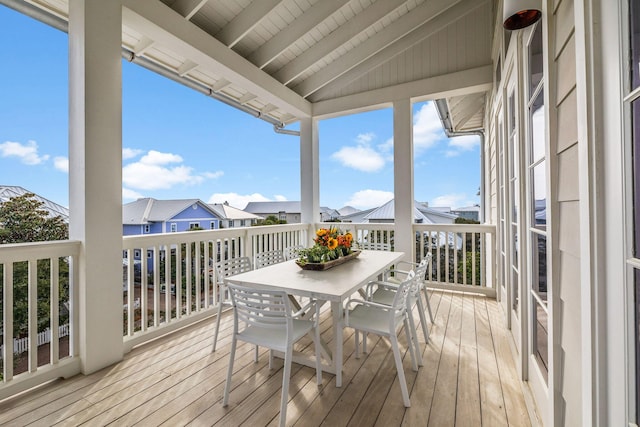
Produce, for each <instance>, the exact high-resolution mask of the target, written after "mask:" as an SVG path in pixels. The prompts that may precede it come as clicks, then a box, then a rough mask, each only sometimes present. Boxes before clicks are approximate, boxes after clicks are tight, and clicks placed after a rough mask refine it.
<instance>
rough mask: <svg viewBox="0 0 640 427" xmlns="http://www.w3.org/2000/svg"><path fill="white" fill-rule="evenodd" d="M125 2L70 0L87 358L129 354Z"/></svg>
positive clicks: (103, 362)
mask: <svg viewBox="0 0 640 427" xmlns="http://www.w3.org/2000/svg"><path fill="white" fill-rule="evenodd" d="M121 11H122V6H121V3H120V1H104V0H70V2H69V208H70V209H69V211H70V225H69V235H70V238H71V239H74V240H80V241H81V242H82V245H81V253H80V259H79V266H78V267H79V268H78V271H79V274H78V277H76V278H75V280H74V284H76V285H77V286H79V291H80V301H78V304H77V305H76V306H75V307H73V309H74V310H79V317H80V321H79V325H78V327H79V332H80V343H79V348H80V358H81V368H82V372H83V373H85V374H89V373H91V372H95V371H97V370H99V369H101V368H103V367H105V366H108V365H110V364H112V363H114V362H116V361H118V360H121V359H122V354H123V344H122V343H123V341H122V63H121V61H122V60H121V56H120V50H121V44H122V42H121V38H122V36H121V34H122V12H121Z"/></svg>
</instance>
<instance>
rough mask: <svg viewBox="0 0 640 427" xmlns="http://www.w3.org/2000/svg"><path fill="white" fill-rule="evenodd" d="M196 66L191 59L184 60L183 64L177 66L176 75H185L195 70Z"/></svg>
mask: <svg viewBox="0 0 640 427" xmlns="http://www.w3.org/2000/svg"><path fill="white" fill-rule="evenodd" d="M196 68H198V64H196V63H195V62H193V61H190V60H188V59H187V60H186V61H184V64H182V65H181V66H180V67H179V68H178V75H179V76H180V77H184V76H185V75H187V74H188V73H189V72H191V71H193V70H195V69H196Z"/></svg>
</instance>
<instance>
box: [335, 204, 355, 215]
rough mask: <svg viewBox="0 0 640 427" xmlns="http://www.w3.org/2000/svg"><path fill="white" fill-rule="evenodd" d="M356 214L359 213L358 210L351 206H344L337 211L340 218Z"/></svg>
mask: <svg viewBox="0 0 640 427" xmlns="http://www.w3.org/2000/svg"><path fill="white" fill-rule="evenodd" d="M357 212H360V209H356V208H354V207H353V206H344V207H342V208H340V209H338V213H339V214H340V216H347V215H352V214H354V213H357Z"/></svg>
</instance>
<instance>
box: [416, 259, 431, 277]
mask: <svg viewBox="0 0 640 427" xmlns="http://www.w3.org/2000/svg"><path fill="white" fill-rule="evenodd" d="M423 264H424V271H421V272H420V273H418V269H419V268H420V266H422V265H423ZM432 266H433V262H432V255H431V253H428V254H426V255H425V257H424V258H422V261H420V264H419V265H418V267H416V276H417V277H418V279H419V280H421V281H424V280H427V281H429V280H431V267H432Z"/></svg>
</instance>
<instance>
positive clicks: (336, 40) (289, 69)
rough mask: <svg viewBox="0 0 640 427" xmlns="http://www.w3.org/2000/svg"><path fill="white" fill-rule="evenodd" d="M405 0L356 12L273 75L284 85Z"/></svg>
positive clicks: (391, 0)
mask: <svg viewBox="0 0 640 427" xmlns="http://www.w3.org/2000/svg"><path fill="white" fill-rule="evenodd" d="M405 2H406V0H384V1H377V2H375V3H374V4H373V5H371V6H369V7H368V8H366V9H365V10H363V11H362V12H361V13H360V14H358V16H356V17H355V18H354V19H353V20H352V22H350V23H349V25H343V26H341V27H339V28H338V29H336V30H335V31H333V32H332V33H331V34H329V35H327V36H326V37H324V38H323V39H322V40H320V41H319V42H318V43H316V44H315V45H313V46H312V47H311V49H309V50H307V51H306V52H304V53H303V54H301V55H300V56H298V57H297V58H295V59H294V60H292V61H291V62H289V63H288V64H287V65H285V66H284V67H282V68H281V69H280V70H278V71H277V72H276V73H274V74H273V77H275V78H276V80H278V81H280V82H282V84H285V85H286V84H289V83H291V81H293V80H294V79H295V78H296V77H298V76H299V75H300V74H302V73H304V72H305V71H307V70H308V69H309V68H311V66H313V64H315V63H316V62H318V61H319V60H321V59H322V58H324V57H325V56H327V55H328V54H330V53H331V52H333V51H334V50H336V49H337V48H338V47H340V46H342V45H343V44H345V43H347V42H348V41H349V40H351V39H352V38H353V37H355V36H356V35H358V34H360V33H361V32H363V31H365V30H366V29H367V28H369V27H370V26H371V25H373V24H374V23H376V22H378V21H380V20H381V19H382V18H384V17H385V16H387V15H388V14H390V13H391V12H393V11H394V10H396V9H397V8H399V7H401V6H402V5H403V4H404V3H405Z"/></svg>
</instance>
